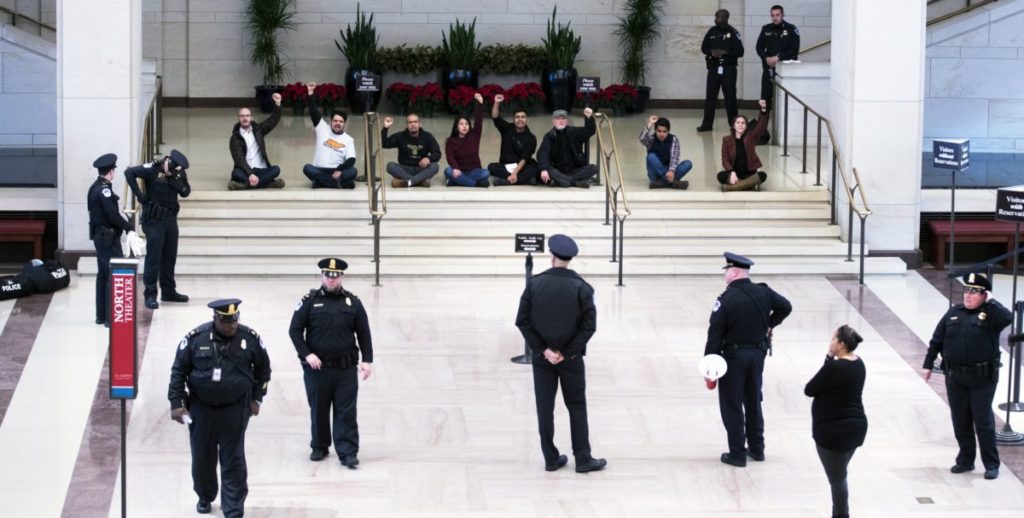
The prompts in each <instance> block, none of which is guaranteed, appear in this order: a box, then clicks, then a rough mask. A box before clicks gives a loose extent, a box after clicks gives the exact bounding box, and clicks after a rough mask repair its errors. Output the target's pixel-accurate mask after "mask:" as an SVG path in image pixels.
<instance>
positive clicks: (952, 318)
mask: <svg viewBox="0 0 1024 518" xmlns="http://www.w3.org/2000/svg"><path fill="white" fill-rule="evenodd" d="M958 318H960V317H949V319H950V320H956V319H958Z"/></svg>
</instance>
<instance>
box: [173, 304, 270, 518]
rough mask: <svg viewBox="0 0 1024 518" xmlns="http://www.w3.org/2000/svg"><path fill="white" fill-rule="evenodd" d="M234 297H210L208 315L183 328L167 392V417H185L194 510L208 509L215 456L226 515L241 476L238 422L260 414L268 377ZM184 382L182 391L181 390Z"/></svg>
mask: <svg viewBox="0 0 1024 518" xmlns="http://www.w3.org/2000/svg"><path fill="white" fill-rule="evenodd" d="M241 303H242V301H241V300H238V299H224V300H216V301H213V302H211V303H209V304H207V306H208V307H210V308H212V309H213V321H212V322H207V323H205V324H202V325H200V326H199V327H197V328H195V329H193V330H192V331H189V333H188V334H186V335H185V338H182V339H181V343H180V344H178V351H177V353H176V354H175V357H174V365H173V366H172V367H171V382H170V386H169V387H168V389H167V398H168V399H169V400H170V401H171V419H173V420H175V421H177V422H179V423H188V431H189V442H190V444H191V447H192V487H193V489H194V490H195V492H196V494H197V495H199V502H198V503H197V504H196V512H198V513H200V514H206V513H209V512H210V502H212V501H213V499H214V498H216V497H217V459H218V458H219V459H220V475H221V482H222V484H223V486H224V488H223V491H222V492H221V497H220V504H221V510H222V511H224V516H225V517H226V518H231V517H238V516H242V515H243V513H244V505H245V497H246V495H248V494H249V486H248V483H247V482H246V479H247V476H248V472H247V470H246V465H245V429H246V427H247V426H248V424H249V417H250V416H256V415H259V414H260V404H261V403H262V401H263V397H264V396H265V395H266V393H267V383H269V382H270V357H269V356H267V350H266V348H265V347H264V345H263V340H262V339H260V336H259V335H258V334H256V331H253V330H252V329H250V328H249V327H247V326H244V325H240V324H239V323H238V318H239V316H240V313H239V312H238V306H239V304H241ZM186 387H187V390H186Z"/></svg>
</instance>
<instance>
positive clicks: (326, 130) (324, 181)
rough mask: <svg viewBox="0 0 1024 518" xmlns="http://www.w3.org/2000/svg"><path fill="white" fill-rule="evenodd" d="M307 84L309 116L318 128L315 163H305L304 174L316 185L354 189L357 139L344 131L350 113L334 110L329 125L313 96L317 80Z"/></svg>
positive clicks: (315, 187) (316, 130)
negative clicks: (353, 138) (321, 114)
mask: <svg viewBox="0 0 1024 518" xmlns="http://www.w3.org/2000/svg"><path fill="white" fill-rule="evenodd" d="M306 88H307V89H308V90H309V119H310V120H311V121H313V130H314V131H315V132H316V148H315V149H314V150H313V163H312V164H306V165H304V166H303V167H302V174H304V175H306V178H309V180H310V181H311V182H313V188H314V189H318V188H320V187H328V188H332V189H338V188H341V189H354V188H355V187H356V182H355V179H356V167H355V164H356V143H355V141H354V140H352V136H351V135H349V134H348V133H345V122H346V121H347V120H348V114H347V113H345V112H343V111H340V110H334V111H333V112H332V113H331V123H330V125H328V124H327V123H326V122H324V120H323V118H322V117H320V110H318V109H317V107H316V99H315V98H314V97H313V91H314V90H315V89H316V83H307V84H306Z"/></svg>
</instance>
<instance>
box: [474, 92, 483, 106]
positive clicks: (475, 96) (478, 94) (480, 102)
mask: <svg viewBox="0 0 1024 518" xmlns="http://www.w3.org/2000/svg"><path fill="white" fill-rule="evenodd" d="M473 99H476V102H477V103H479V104H483V103H484V96H483V95H480V92H477V93H475V94H473Z"/></svg>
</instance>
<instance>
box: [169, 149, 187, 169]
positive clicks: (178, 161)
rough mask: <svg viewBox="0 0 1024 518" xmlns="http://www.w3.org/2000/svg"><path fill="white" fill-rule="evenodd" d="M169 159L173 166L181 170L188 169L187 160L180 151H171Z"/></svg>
mask: <svg viewBox="0 0 1024 518" xmlns="http://www.w3.org/2000/svg"><path fill="white" fill-rule="evenodd" d="M170 157H171V162H174V164H175V165H177V166H180V167H181V168H182V169H188V158H186V157H185V155H183V154H181V151H178V150H177V149H172V150H171V154H170Z"/></svg>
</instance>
